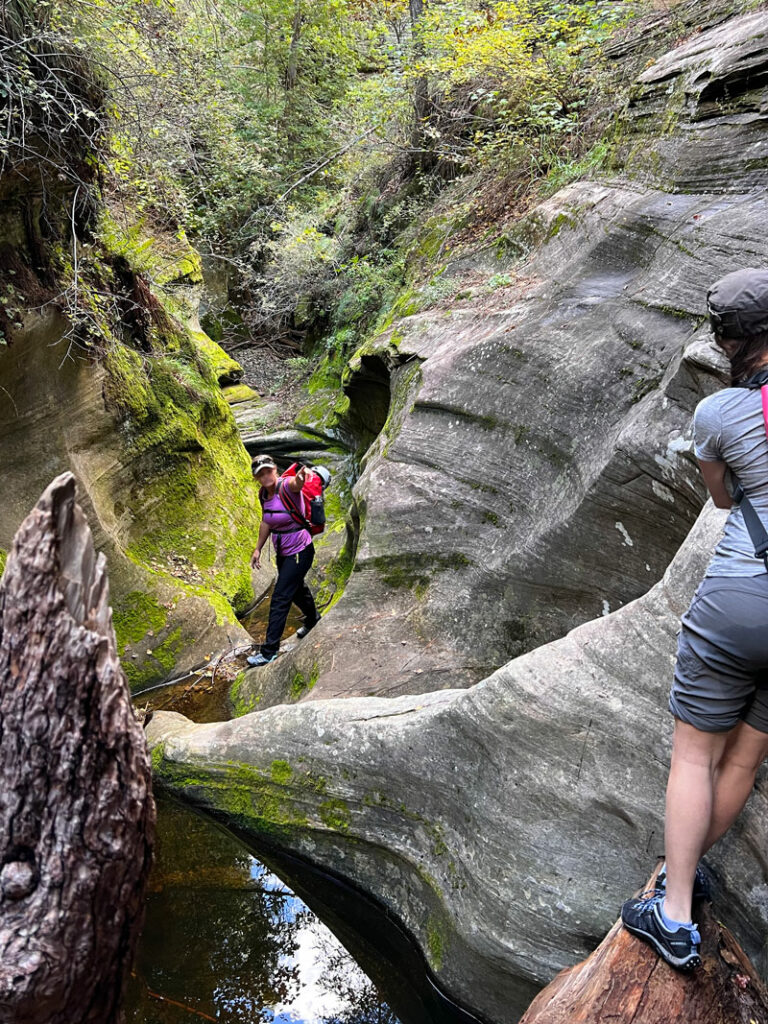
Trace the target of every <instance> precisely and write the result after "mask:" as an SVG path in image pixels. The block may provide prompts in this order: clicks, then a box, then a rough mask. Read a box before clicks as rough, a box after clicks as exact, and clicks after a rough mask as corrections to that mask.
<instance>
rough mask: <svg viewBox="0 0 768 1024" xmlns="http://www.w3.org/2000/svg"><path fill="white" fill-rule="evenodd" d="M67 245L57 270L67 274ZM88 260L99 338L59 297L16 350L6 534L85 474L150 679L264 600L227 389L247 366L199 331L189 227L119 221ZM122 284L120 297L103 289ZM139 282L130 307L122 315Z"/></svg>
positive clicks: (125, 629)
mask: <svg viewBox="0 0 768 1024" xmlns="http://www.w3.org/2000/svg"><path fill="white" fill-rule="evenodd" d="M57 252H58V255H57V254H56V252H54V253H53V254H52V255H51V260H52V266H53V267H54V269H55V270H56V272H57V273H59V274H65V273H67V271H68V268H67V263H66V251H65V250H58V251H57ZM80 257H81V260H82V264H81V265H82V267H83V268H84V269H83V271H82V273H83V275H84V276H83V279H82V282H81V289H80V302H81V304H82V307H83V309H84V314H83V316H84V323H86V324H87V325H88V330H89V334H88V336H87V337H88V339H90V340H88V344H87V345H84V344H83V343H82V342H81V341H80V340H79V337H80V336H79V334H78V333H77V330H80V328H79V327H78V328H77V330H74V329H73V327H72V325H71V323H69V322H68V320H67V319H66V318H65V317H64V316H62V315H60V314H59V313H57V312H56V311H55V310H54V309H53V308H52V307H47V308H45V309H44V310H43V311H42V312H35V311H31V312H29V313H27V314H25V316H24V317H23V321H22V326H21V327H20V328H16V329H15V330H14V332H13V334H12V335H11V338H10V341H11V344H10V345H8V346H7V347H5V348H2V349H0V435H2V437H3V445H2V448H1V449H0V471H2V475H3V479H4V482H5V483H6V484H7V487H6V489H5V492H4V499H3V501H2V503H0V544H2V545H4V546H5V547H7V546H8V545H9V544H10V541H11V538H12V537H13V534H14V532H15V530H16V527H17V526H18V524H19V522H20V521H21V519H22V518H23V517H24V515H25V514H26V513H27V512H28V510H29V508H30V507H31V506H32V505H33V504H34V503H35V501H36V500H37V498H38V496H39V494H40V493H41V491H42V490H43V489H44V488H45V486H46V485H47V484H48V483H49V482H50V479H51V478H52V477H53V476H55V475H57V474H58V473H60V472H62V471H63V470H65V469H70V470H72V471H73V472H74V473H75V475H76V477H77V481H78V498H79V500H80V502H81V504H82V505H83V507H84V509H85V511H86V514H87V515H88V518H89V522H90V524H91V527H92V529H93V531H94V535H95V538H96V542H97V546H98V547H99V548H100V549H101V550H103V551H105V553H106V554H107V557H108V561H109V575H110V584H111V593H112V602H113V606H114V622H115V627H116V630H117V635H118V640H119V642H120V646H121V654H122V659H123V664H124V667H125V671H126V674H127V676H128V678H129V680H130V682H131V685H132V687H133V688H134V689H136V688H141V687H143V686H145V685H148V684H151V683H154V682H158V681H160V680H162V679H164V678H167V677H168V676H171V675H175V674H177V673H180V672H182V671H183V670H185V669H188V668H189V667H191V666H192V665H195V664H199V663H200V662H201V661H202V660H203V659H204V657H205V656H206V655H208V656H210V655H211V654H213V653H214V652H215V651H217V650H220V649H221V648H222V647H228V646H229V645H230V642H231V641H232V640H233V639H234V638H235V637H236V635H237V633H238V631H239V627H238V625H237V622H236V618H235V613H236V612H237V611H240V610H243V609H245V607H246V606H247V605H248V604H250V603H251V601H252V598H253V589H252V584H251V572H250V566H249V559H250V554H251V551H252V547H253V541H254V538H255V536H256V532H257V530H258V508H257V506H258V502H257V501H256V495H255V493H254V489H253V483H252V479H251V474H250V459H249V457H248V454H247V452H246V451H245V449H244V448H243V446H242V443H241V442H240V439H239V437H238V434H237V430H236V427H235V423H234V420H233V417H232V413H231V410H230V408H229V406H228V404H227V402H226V401H225V399H224V397H223V395H222V393H221V388H220V386H219V382H220V380H221V379H222V378H231V377H232V376H233V375H236V373H237V372H239V369H240V368H239V366H238V364H237V363H236V362H235V361H234V360H232V359H230V357H229V356H227V355H226V353H224V352H223V351H222V350H221V349H220V348H219V347H218V346H217V345H215V344H214V343H213V342H212V341H211V340H210V339H208V338H207V337H206V336H205V335H203V334H202V332H201V331H200V330H199V324H197V321H196V313H195V308H194V300H195V294H196V293H195V289H197V288H198V287H199V261H198V260H197V257H196V254H194V251H193V250H191V249H190V247H189V244H188V243H187V242H186V239H184V237H183V235H181V236H179V237H177V238H171V239H169V238H168V237H161V238H160V239H153V238H151V237H147V236H146V232H145V230H144V228H143V227H142V226H139V227H129V228H126V227H124V226H121V225H119V224H118V223H117V221H116V220H115V219H114V218H109V217H105V220H104V222H103V223H102V226H101V228H100V232H99V235H98V237H97V238H96V240H95V241H93V242H92V243H91V245H90V246H88V247H85V246H84V247H83V248H82V249H81V252H80ZM19 258H20V257H19ZM69 271H71V267H70V268H69ZM89 275H90V276H89ZM97 279H98V281H97ZM97 283H98V287H96V284H97ZM110 289H111V290H112V291H113V293H114V295H115V298H114V301H113V302H111V303H110V302H106V301H102V299H103V296H104V295H108V294H109V291H110ZM126 294H129V295H131V296H132V299H131V302H130V306H129V310H128V312H127V313H126V315H125V316H123V317H120V318H115V315H114V313H115V307H116V306H119V303H120V302H121V301H123V297H124V296H125V295H126ZM100 296H101V298H100ZM96 339H98V344H97V343H96Z"/></svg>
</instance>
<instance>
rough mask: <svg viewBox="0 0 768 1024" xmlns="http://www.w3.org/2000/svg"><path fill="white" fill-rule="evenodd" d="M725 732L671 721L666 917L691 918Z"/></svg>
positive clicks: (726, 739) (686, 919)
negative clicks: (673, 734) (671, 745)
mask: <svg viewBox="0 0 768 1024" xmlns="http://www.w3.org/2000/svg"><path fill="white" fill-rule="evenodd" d="M729 735H730V734H729V733H722V732H702V731H701V730H699V729H695V728H694V727H693V726H692V725H688V723H687V722H681V721H680V720H679V719H675V736H674V744H673V748H672V766H671V768H670V772H669V781H668V782H667V812H666V826H665V834H666V839H665V845H666V859H667V893H666V897H665V901H664V909H665V913H666V914H667V916H668V917H671V918H673V919H674V920H675V921H690V920H691V893H692V892H693V878H694V875H695V873H696V865H697V864H698V862H699V858H700V857H701V854H702V851H703V849H704V843H705V841H706V839H707V836H708V835H709V832H710V824H711V820H712V810H713V805H714V799H713V797H714V788H715V772H716V769H717V766H718V764H719V762H720V759H721V757H722V754H723V750H724V749H725V745H726V743H727V741H728V737H729Z"/></svg>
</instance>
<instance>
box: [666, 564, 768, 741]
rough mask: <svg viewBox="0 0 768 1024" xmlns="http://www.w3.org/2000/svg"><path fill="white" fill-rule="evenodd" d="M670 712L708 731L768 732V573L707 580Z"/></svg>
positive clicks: (680, 642) (683, 633)
mask: <svg viewBox="0 0 768 1024" xmlns="http://www.w3.org/2000/svg"><path fill="white" fill-rule="evenodd" d="M669 710H670V711H671V712H672V714H673V715H674V716H675V717H676V718H680V719H682V721H683V722H688V723H689V724H690V725H693V726H694V727H695V728H697V729H701V730H702V731H703V732H727V731H728V730H729V729H732V728H733V727H734V725H737V724H738V722H740V721H744V722H747V723H748V724H749V725H751V726H752V727H753V728H755V729H759V730H760V732H765V733H768V574H766V573H762V574H761V575H759V576H707V577H706V579H705V580H704V581H703V582H702V583H701V584H700V585H699V589H698V590H697V591H696V593H695V594H694V596H693V600H692V601H691V606H690V608H689V609H688V611H687V612H686V613H685V615H684V616H683V618H682V622H681V626H680V634H679V636H678V639H677V664H676V665H675V681H674V683H673V684H672V692H671V693H670V695H669Z"/></svg>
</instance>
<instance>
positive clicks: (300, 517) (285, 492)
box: [277, 479, 310, 530]
mask: <svg viewBox="0 0 768 1024" xmlns="http://www.w3.org/2000/svg"><path fill="white" fill-rule="evenodd" d="M277 493H278V495H279V496H280V501H282V503H283V506H284V508H285V511H286V512H287V513H288V514H289V515H290V517H291V519H293V521H294V523H298V524H299V526H301V527H302V528H303V529H305V530H308V529H309V528H310V524H309V523H308V522H307V519H306V517H305V515H304V514H303V512H302V511H301V509H300V508H299V503H298V501H297V500H296V498H294V496H293V494H292V493H291V489H290V487H287V486H286V484H285V481H284V480H282V479H280V480H278V482H277Z"/></svg>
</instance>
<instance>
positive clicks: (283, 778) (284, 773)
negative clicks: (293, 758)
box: [270, 760, 293, 786]
mask: <svg viewBox="0 0 768 1024" xmlns="http://www.w3.org/2000/svg"><path fill="white" fill-rule="evenodd" d="M270 775H271V778H272V781H273V782H276V783H277V784H278V785H279V786H287V785H288V783H289V782H290V781H291V776H292V775H293V769H292V768H291V766H290V765H289V764H288V762H287V761H281V760H277V761H273V762H272V765H271V767H270Z"/></svg>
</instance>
